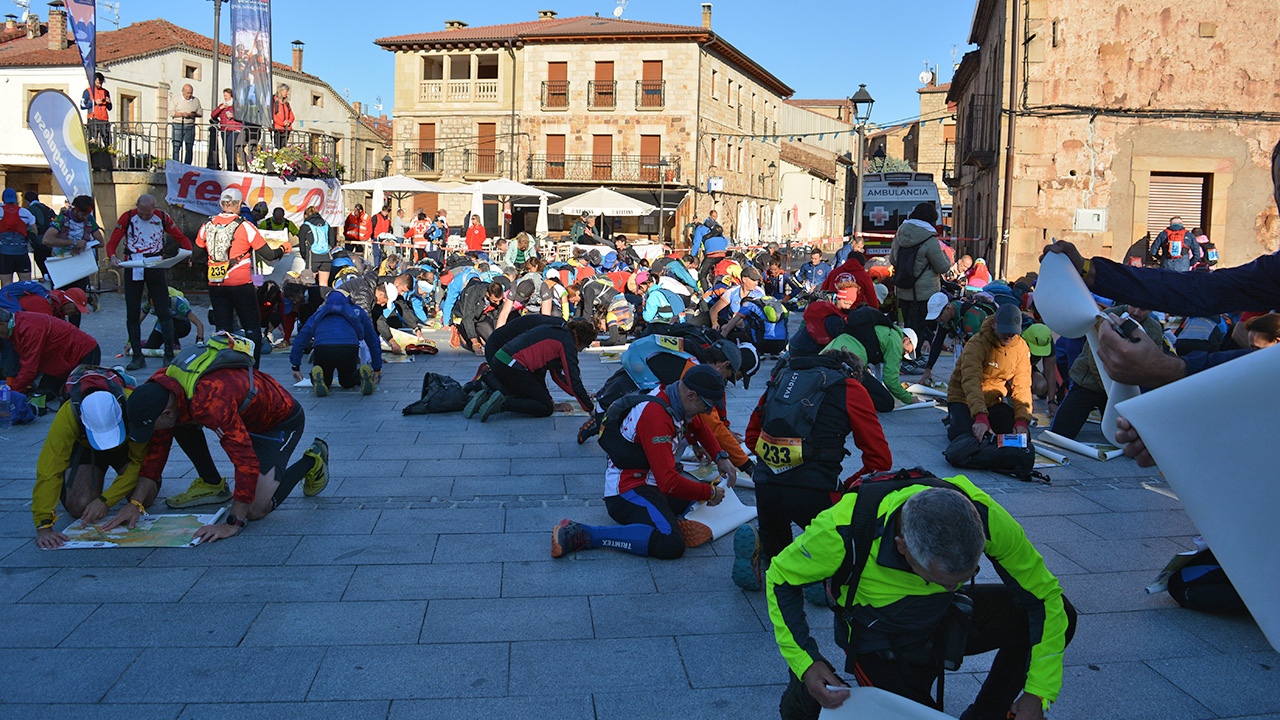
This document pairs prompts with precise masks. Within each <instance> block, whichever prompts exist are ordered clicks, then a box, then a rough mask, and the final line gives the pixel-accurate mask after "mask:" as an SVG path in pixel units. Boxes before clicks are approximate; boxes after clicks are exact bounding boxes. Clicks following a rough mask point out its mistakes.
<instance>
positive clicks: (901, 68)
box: [39, 0, 973, 132]
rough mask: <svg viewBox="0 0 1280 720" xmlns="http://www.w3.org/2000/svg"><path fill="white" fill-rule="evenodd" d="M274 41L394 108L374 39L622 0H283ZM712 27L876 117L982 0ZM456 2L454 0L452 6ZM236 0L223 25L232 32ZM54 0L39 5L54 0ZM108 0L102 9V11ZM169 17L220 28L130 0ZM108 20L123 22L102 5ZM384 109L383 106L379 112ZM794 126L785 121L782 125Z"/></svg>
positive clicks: (803, 92) (784, 13) (949, 48)
mask: <svg viewBox="0 0 1280 720" xmlns="http://www.w3.org/2000/svg"><path fill="white" fill-rule="evenodd" d="M271 4H272V14H273V17H272V34H273V45H274V47H273V53H274V55H275V59H276V61H277V62H283V63H286V64H287V63H289V61H290V49H291V48H290V45H289V43H290V41H292V40H295V39H297V40H302V41H304V42H306V44H307V45H306V55H305V58H304V62H303V69H304V70H306V71H307V72H310V73H313V74H316V75H319V76H320V77H322V78H324V79H325V80H326V81H327V82H328V83H329V84H330V85H331V86H333V88H334V89H335V90H337V91H338V92H339V93H347V92H349V93H350V94H349V99H350V100H351V101H353V102H354V101H360V102H363V103H364V104H365V105H366V106H372V105H373V104H374V103H375V102H376V98H377V97H378V96H381V97H382V101H383V111H384V112H386V113H387V114H388V115H390V114H391V111H392V104H393V100H392V55H391V53H389V52H387V51H385V50H382V49H381V48H379V47H377V46H375V45H373V43H372V41H373V40H374V39H375V38H378V37H386V36H392V35H404V34H409V33H416V32H432V31H436V30H443V29H444V21H445V20H464V21H466V22H467V23H469V24H470V25H473V26H474V25H493V24H499V23H507V22H521V21H524V20H535V19H537V11H538V10H540V9H548V10H555V11H557V12H559V13H560V17H568V16H572V15H593V14H596V13H599V14H600V15H609V14H611V13H612V12H613V9H614V8H615V7H616V4H617V0H537V2H535V3H533V4H530V3H528V2H516V1H515V0H483V1H482V2H475V3H469V4H467V3H425V2H422V1H421V0H379V1H378V2H370V3H353V2H337V1H336V0H273V1H272V3H271ZM714 4H715V8H714V10H713V11H712V22H711V25H712V29H714V30H715V31H716V32H717V33H718V34H720V35H721V36H722V37H724V38H725V39H726V40H728V41H729V42H730V43H732V44H733V45H734V46H736V47H737V48H738V49H740V50H742V51H743V52H745V53H746V54H747V55H749V56H750V57H751V58H752V59H754V60H755V61H756V62H758V63H760V64H761V65H763V66H764V67H765V68H767V69H768V70H769V71H770V72H772V73H773V74H774V75H776V76H778V77H779V78H780V79H782V81H783V82H785V83H787V84H788V85H790V86H791V87H793V88H795V91H796V95H795V97H798V98H814V97H820V98H834V97H848V96H849V95H852V94H853V93H854V92H855V91H856V90H857V89H858V84H859V83H866V85H867V90H868V91H869V92H870V93H871V95H872V96H873V97H874V98H875V99H876V104H875V108H874V110H873V114H872V118H871V119H872V121H873V122H876V123H880V124H884V123H888V122H892V121H895V120H900V119H904V118H910V117H913V116H915V115H917V114H919V111H920V105H919V96H918V95H917V94H916V92H915V89H916V88H917V87H919V85H920V83H919V75H920V73H921V72H922V71H923V70H924V69H925V63H926V62H928V63H929V64H930V65H937V66H938V68H939V75H940V78H939V80H940V82H946V81H947V80H949V79H950V78H951V66H952V60H953V49H954V53H955V54H954V57H955V58H956V59H958V58H959V57H960V56H961V55H963V54H964V52H965V50H966V49H967V46H966V44H965V42H966V40H967V38H968V35H969V22H970V20H971V18H972V14H973V0H877V1H876V2H869V1H868V0H852V1H850V0H788V2H776V1H771V2H764V1H763V0H719V1H718V2H715V3H714ZM445 5H448V6H449V7H447V8H446V7H444V6H445ZM227 8H228V5H227V3H224V4H223V11H222V23H223V25H222V32H223V38H224V41H225V42H230V38H229V37H228V35H229V29H228V25H227V20H228V14H229V13H228V10H227ZM45 9H46V8H44V7H43V3H39V11H40V13H41V14H42V15H43V14H44V12H45ZM99 12H100V13H101V12H102V11H101V10H100V11H99ZM156 17H163V18H165V19H167V20H169V21H170V22H173V23H175V24H177V25H181V26H183V27H187V28H190V29H192V30H196V31H198V32H202V33H204V34H206V35H212V34H213V32H212V31H213V4H212V3H211V2H209V0H179V1H177V2H175V1H174V0H120V23H121V25H122V26H123V25H126V24H128V23H132V22H138V21H141V20H148V19H152V18H156ZM623 17H624V18H627V19H631V20H647V21H651V22H666V23H675V24H682V25H699V24H700V23H701V18H702V10H701V2H700V0H629V2H628V4H627V7H626V10H625V12H624V14H623ZM99 23H100V27H104V29H110V28H111V27H112V25H111V24H110V23H109V22H106V21H105V20H103V19H102V18H101V16H100V19H99ZM375 114H376V113H375ZM782 130H783V132H785V131H786V128H782Z"/></svg>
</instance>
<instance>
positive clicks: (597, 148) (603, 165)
mask: <svg viewBox="0 0 1280 720" xmlns="http://www.w3.org/2000/svg"><path fill="white" fill-rule="evenodd" d="M591 179H592V180H611V179H613V136H612V135H592V136H591Z"/></svg>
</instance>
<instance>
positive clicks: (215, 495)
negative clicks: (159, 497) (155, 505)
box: [164, 478, 231, 509]
mask: <svg viewBox="0 0 1280 720" xmlns="http://www.w3.org/2000/svg"><path fill="white" fill-rule="evenodd" d="M230 499H231V488H229V487H227V479H226V478H221V479H220V480H219V482H218V484H217V485H213V484H211V483H207V482H205V481H204V480H201V479H200V478H196V479H195V480H193V481H192V482H191V486H190V487H188V488H187V489H186V492H182V493H179V494H177V495H174V496H173V497H169V498H165V501H164V502H165V504H166V505H168V506H169V507H171V508H175V509H176V508H189V507H199V506H200V505H221V504H222V503H224V502H226V501H228V500H230Z"/></svg>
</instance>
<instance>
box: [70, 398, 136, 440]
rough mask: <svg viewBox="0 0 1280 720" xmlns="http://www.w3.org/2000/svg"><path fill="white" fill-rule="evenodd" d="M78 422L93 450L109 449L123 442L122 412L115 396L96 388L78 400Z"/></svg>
mask: <svg viewBox="0 0 1280 720" xmlns="http://www.w3.org/2000/svg"><path fill="white" fill-rule="evenodd" d="M80 422H81V423H83V424H84V429H85V434H86V435H88V436H89V446H90V447H92V448H93V449H94V450H111V449H114V448H118V447H120V446H121V445H122V444H124V438H125V427H124V412H123V411H122V410H121V409H120V401H119V400H116V396H115V395H113V394H111V393H109V392H107V391H105V390H98V391H96V392H92V393H90V394H89V395H87V396H85V398H84V400H81V401H80Z"/></svg>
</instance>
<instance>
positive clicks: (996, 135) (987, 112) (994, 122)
mask: <svg viewBox="0 0 1280 720" xmlns="http://www.w3.org/2000/svg"><path fill="white" fill-rule="evenodd" d="M964 107H965V110H964V112H963V113H961V114H960V115H959V117H957V118H956V120H957V122H956V128H957V133H958V137H957V138H956V140H957V148H958V149H959V151H958V152H957V153H956V159H957V160H959V161H960V164H961V165H969V166H972V167H975V168H977V169H978V170H985V169H987V168H989V167H992V166H993V165H995V162H996V157H997V155H998V154H999V150H1000V101H999V99H998V98H997V97H996V96H995V95H994V94H983V95H974V96H972V97H970V98H969V102H968V104H966V105H965V106H964Z"/></svg>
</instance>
